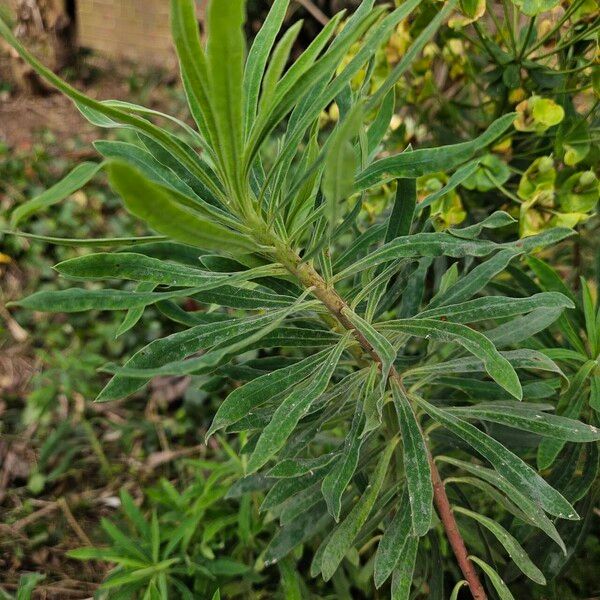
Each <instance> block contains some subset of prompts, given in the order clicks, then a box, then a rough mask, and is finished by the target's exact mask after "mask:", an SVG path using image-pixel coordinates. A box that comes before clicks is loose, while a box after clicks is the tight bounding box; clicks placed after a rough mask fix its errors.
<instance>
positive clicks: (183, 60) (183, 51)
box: [171, 0, 217, 144]
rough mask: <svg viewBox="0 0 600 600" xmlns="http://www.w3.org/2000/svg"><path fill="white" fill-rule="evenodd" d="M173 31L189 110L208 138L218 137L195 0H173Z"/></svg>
mask: <svg viewBox="0 0 600 600" xmlns="http://www.w3.org/2000/svg"><path fill="white" fill-rule="evenodd" d="M171 32H172V35H173V41H174V42H175V48H176V49H177V56H178V58H179V68H180V70H181V78H182V80H183V85H184V89H185V93H186V96H187V99H188V104H189V106H190V112H191V113H192V116H193V117H194V120H195V121H196V124H197V125H198V129H199V130H200V131H201V132H202V134H203V135H204V137H205V138H206V140H207V141H208V142H209V143H211V144H215V143H216V141H217V136H216V126H215V122H214V115H213V110H212V107H211V104H210V90H209V87H208V68H207V64H206V56H205V55H204V50H203V48H202V45H201V44H200V35H199V31H198V19H197V18H196V10H195V3H194V0H171Z"/></svg>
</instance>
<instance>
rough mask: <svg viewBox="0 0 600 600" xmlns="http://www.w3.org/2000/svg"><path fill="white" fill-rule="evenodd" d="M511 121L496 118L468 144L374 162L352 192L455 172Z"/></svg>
mask: <svg viewBox="0 0 600 600" xmlns="http://www.w3.org/2000/svg"><path fill="white" fill-rule="evenodd" d="M514 119H515V114H514V113H510V114H508V115H504V116H502V117H500V118H499V119H497V120H496V121H494V122H493V123H492V124H491V125H490V127H489V128H488V129H487V130H486V131H485V132H484V133H482V134H481V135H480V136H479V137H478V138H475V139H474V140H472V141H470V142H462V143H460V144H454V145H451V146H441V147H439V148H423V149H419V150H414V151H413V152H401V153H400V154H396V155H395V156H390V157H389V158H382V159H381V160H378V161H375V162H374V163H373V164H372V165H370V166H369V167H367V168H366V169H365V170H364V171H363V172H362V173H361V174H360V175H359V176H358V177H357V179H356V189H357V190H365V189H368V188H370V187H372V186H374V185H379V184H381V183H382V182H385V181H390V180H391V179H394V178H396V177H410V178H413V177H421V176H422V175H427V174H428V173H435V172H436V171H448V170H451V169H455V168H456V167H458V166H460V165H461V164H462V163H465V162H467V161H468V160H471V159H472V158H473V157H474V156H475V155H476V154H477V153H478V152H480V151H481V150H483V149H484V148H486V147H487V146H489V144H491V143H492V142H493V141H494V140H496V139H497V138H498V137H500V136H501V135H502V134H503V133H504V132H505V131H506V130H507V129H508V128H509V127H510V126H511V125H512V123H513V121H514Z"/></svg>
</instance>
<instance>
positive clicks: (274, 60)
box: [260, 21, 302, 112]
mask: <svg viewBox="0 0 600 600" xmlns="http://www.w3.org/2000/svg"><path fill="white" fill-rule="evenodd" d="M301 29H302V21H298V22H297V23H294V25H292V26H291V27H290V28H289V29H288V30H287V31H286V32H285V33H284V34H283V36H282V37H281V40H280V41H279V42H278V43H277V46H275V49H274V50H273V55H272V57H271V60H270V61H269V66H268V67H267V70H266V72H265V76H264V78H263V82H262V92H261V95H260V111H261V112H262V111H264V110H265V108H266V107H268V106H270V104H271V102H272V101H273V97H274V96H275V91H276V89H277V84H278V83H279V80H280V78H281V75H282V73H283V71H284V69H285V65H286V64H287V62H288V60H289V58H290V53H291V51H292V48H293V47H294V43H295V42H296V39H297V37H298V34H299V33H300V30H301Z"/></svg>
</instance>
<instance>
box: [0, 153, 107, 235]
mask: <svg viewBox="0 0 600 600" xmlns="http://www.w3.org/2000/svg"><path fill="white" fill-rule="evenodd" d="M103 167H104V163H92V162H84V163H81V164H80V165H77V166H76V167H75V168H74V169H73V170H72V171H71V172H70V173H69V174H68V175H67V176H66V177H64V178H63V179H62V180H61V181H59V182H58V183H57V184H55V185H53V186H52V187H51V188H49V189H47V190H46V191H45V192H43V193H42V194H40V195H39V196H36V197H35V198H32V199H31V200H28V201H27V202H24V203H23V204H20V205H19V206H17V207H16V208H15V209H14V210H13V211H12V213H11V215H10V225H11V227H16V226H17V225H18V224H19V223H21V221H23V220H24V219H26V218H27V217H30V216H31V215H32V214H34V213H36V212H38V211H40V210H43V209H45V208H48V207H50V206H52V205H54V204H56V203H58V202H60V201H61V200H64V199H65V198H67V197H68V196H70V195H71V194H73V193H74V192H76V191H77V190H80V189H81V188H82V187H83V186H84V185H85V184H86V183H88V182H89V181H90V180H91V179H92V178H93V177H94V175H96V173H98V171H100V169H102V168H103Z"/></svg>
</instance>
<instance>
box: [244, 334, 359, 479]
mask: <svg viewBox="0 0 600 600" xmlns="http://www.w3.org/2000/svg"><path fill="white" fill-rule="evenodd" d="M347 339H348V337H347V336H345V337H344V338H342V340H341V341H340V342H339V343H338V345H337V346H336V347H335V348H334V349H333V350H332V351H331V352H330V353H329V356H327V357H326V358H325V359H324V361H323V365H322V366H321V367H320V368H319V369H318V370H317V371H316V373H315V374H314V376H313V377H312V378H310V380H309V381H308V382H307V383H306V384H300V385H299V386H297V387H296V388H295V389H294V390H293V391H292V392H291V394H290V395H289V396H287V397H286V398H285V399H284V400H283V401H282V402H281V404H280V405H279V406H278V408H277V410H276V411H275V413H274V414H273V417H272V418H271V421H270V422H269V424H268V425H267V426H266V427H265V428H264V429H263V431H262V433H261V434H260V437H259V438H258V442H257V443H256V447H255V448H254V452H253V453H252V455H251V456H250V459H249V461H248V467H247V469H248V472H249V473H252V472H254V471H256V470H258V469H259V468H260V467H262V466H263V465H264V464H265V463H266V462H267V461H268V460H269V459H270V458H271V457H272V456H273V455H275V454H276V453H277V452H278V451H279V450H280V449H281V447H282V446H283V445H284V444H285V441H286V440H287V438H288V437H289V435H290V434H291V433H292V431H293V430H294V428H295V427H296V425H297V424H298V421H299V420H300V419H301V418H302V417H303V416H304V414H305V413H306V412H307V411H308V409H309V408H310V406H311V404H312V403H313V402H314V401H315V400H316V399H317V398H318V397H319V396H320V395H321V394H322V393H323V392H324V391H325V389H326V387H327V385H328V384H329V380H330V379H331V376H332V375H333V372H334V370H335V368H336V366H337V363H338V360H339V358H340V356H341V354H342V352H343V351H344V349H345V347H346V342H347Z"/></svg>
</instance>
